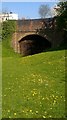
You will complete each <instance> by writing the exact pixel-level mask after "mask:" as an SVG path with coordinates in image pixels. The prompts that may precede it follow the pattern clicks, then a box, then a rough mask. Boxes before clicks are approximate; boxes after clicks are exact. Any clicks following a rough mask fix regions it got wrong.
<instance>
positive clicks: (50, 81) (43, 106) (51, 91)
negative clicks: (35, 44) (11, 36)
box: [2, 40, 65, 118]
mask: <svg viewBox="0 0 67 120" xmlns="http://www.w3.org/2000/svg"><path fill="white" fill-rule="evenodd" d="M7 41H9V40H4V41H3V47H2V52H3V53H2V55H3V58H2V64H3V65H2V71H3V72H2V75H3V76H2V79H3V82H2V90H3V91H2V92H3V97H2V102H3V103H2V110H3V112H2V116H3V118H63V117H65V50H58V51H49V52H43V53H40V54H36V55H32V56H27V57H21V56H20V55H18V54H15V53H14V52H13V50H11V49H10V47H9V44H8V43H9V42H7Z"/></svg>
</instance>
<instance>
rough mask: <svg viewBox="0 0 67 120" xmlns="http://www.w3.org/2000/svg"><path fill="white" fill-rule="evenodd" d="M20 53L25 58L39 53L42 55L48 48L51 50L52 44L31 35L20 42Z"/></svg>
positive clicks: (42, 38)
mask: <svg viewBox="0 0 67 120" xmlns="http://www.w3.org/2000/svg"><path fill="white" fill-rule="evenodd" d="M19 46H20V53H21V54H22V55H23V56H27V55H33V54H37V53H41V52H43V51H45V50H47V49H48V48H51V42H49V41H48V40H47V39H46V38H44V37H42V36H40V35H37V34H31V35H27V36H25V37H23V38H22V39H21V40H20V41H19Z"/></svg>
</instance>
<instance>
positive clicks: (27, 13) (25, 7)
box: [2, 1, 57, 19]
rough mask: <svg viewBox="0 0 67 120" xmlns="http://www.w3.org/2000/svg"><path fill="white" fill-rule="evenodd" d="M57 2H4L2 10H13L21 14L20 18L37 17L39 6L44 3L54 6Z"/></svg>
mask: <svg viewBox="0 0 67 120" xmlns="http://www.w3.org/2000/svg"><path fill="white" fill-rule="evenodd" d="M56 3H57V2H55V1H54V2H2V11H7V12H13V13H16V14H18V15H19V19H22V18H27V19H29V18H30V19H34V18H35V19H36V18H39V17H40V15H39V13H38V11H39V7H40V5H42V4H45V5H46V4H47V5H48V6H49V7H53V6H54V5H55V4H56Z"/></svg>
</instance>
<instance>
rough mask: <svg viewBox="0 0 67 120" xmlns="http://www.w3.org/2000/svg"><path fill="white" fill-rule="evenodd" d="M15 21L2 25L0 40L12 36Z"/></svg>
mask: <svg viewBox="0 0 67 120" xmlns="http://www.w3.org/2000/svg"><path fill="white" fill-rule="evenodd" d="M15 27H16V21H12V20H8V21H5V22H3V23H2V40H4V39H5V38H8V37H9V36H12V33H13V32H14V31H15Z"/></svg>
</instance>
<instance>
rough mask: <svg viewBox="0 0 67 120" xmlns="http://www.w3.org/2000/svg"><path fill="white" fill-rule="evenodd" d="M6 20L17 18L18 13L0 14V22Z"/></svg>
mask: <svg viewBox="0 0 67 120" xmlns="http://www.w3.org/2000/svg"><path fill="white" fill-rule="evenodd" d="M6 20H18V14H15V13H12V12H10V13H3V14H0V22H3V21H6Z"/></svg>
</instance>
